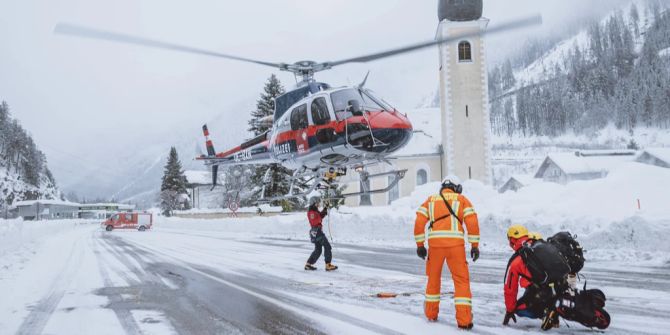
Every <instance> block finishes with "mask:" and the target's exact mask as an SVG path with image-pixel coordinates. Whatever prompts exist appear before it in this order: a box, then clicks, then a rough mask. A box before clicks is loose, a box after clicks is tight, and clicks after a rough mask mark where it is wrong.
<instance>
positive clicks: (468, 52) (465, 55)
mask: <svg viewBox="0 0 670 335" xmlns="http://www.w3.org/2000/svg"><path fill="white" fill-rule="evenodd" d="M458 61H459V62H471V61H472V47H471V46H470V42H466V41H463V42H461V43H458Z"/></svg>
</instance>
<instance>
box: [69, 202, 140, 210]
mask: <svg viewBox="0 0 670 335" xmlns="http://www.w3.org/2000/svg"><path fill="white" fill-rule="evenodd" d="M79 207H82V208H87V207H88V208H93V207H117V208H118V209H134V208H135V205H129V204H115V203H111V202H107V203H105V202H102V203H94V204H79Z"/></svg>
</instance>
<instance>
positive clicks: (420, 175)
mask: <svg viewBox="0 0 670 335" xmlns="http://www.w3.org/2000/svg"><path fill="white" fill-rule="evenodd" d="M427 182H428V172H426V170H424V169H419V171H417V172H416V185H417V186H420V185H423V184H425V183H427Z"/></svg>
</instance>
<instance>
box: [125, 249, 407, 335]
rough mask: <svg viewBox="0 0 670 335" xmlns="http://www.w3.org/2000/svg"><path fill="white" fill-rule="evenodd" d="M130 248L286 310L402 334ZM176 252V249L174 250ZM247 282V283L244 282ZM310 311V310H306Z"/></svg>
mask: <svg viewBox="0 0 670 335" xmlns="http://www.w3.org/2000/svg"><path fill="white" fill-rule="evenodd" d="M132 248H135V249H140V250H145V251H146V252H148V253H151V254H153V255H155V256H158V257H161V258H163V259H166V260H168V261H170V262H171V263H173V264H174V263H177V264H180V265H181V266H182V267H184V268H185V269H187V270H189V271H190V272H192V273H196V274H199V275H201V276H204V277H207V278H209V279H211V280H214V281H216V282H218V283H220V284H223V285H226V286H228V287H231V288H233V289H236V290H237V291H241V292H243V293H246V294H249V295H251V296H254V297H256V298H259V299H261V300H264V301H266V302H268V303H270V304H273V305H275V306H278V307H280V308H282V309H284V310H286V311H291V312H295V313H299V314H311V315H312V317H311V318H313V319H320V320H322V321H326V320H327V321H328V322H342V323H346V324H349V325H351V326H353V327H355V328H358V329H359V331H367V332H371V333H378V334H402V333H399V332H397V331H395V330H393V329H391V328H387V327H384V326H383V325H377V324H374V323H370V322H367V321H365V320H363V319H359V318H355V317H352V316H351V315H348V314H346V313H342V312H338V311H336V310H333V309H329V308H325V307H323V306H319V305H316V304H310V303H307V302H303V301H297V300H295V299H292V298H291V297H289V296H286V295H283V294H281V293H279V292H275V291H266V290H262V289H259V288H258V287H254V288H253V289H252V288H248V287H247V285H245V284H241V283H236V282H234V281H231V280H230V279H227V278H224V277H223V276H222V275H221V274H219V273H217V272H216V270H214V269H211V268H202V267H200V266H197V265H192V264H190V263H188V262H185V261H183V260H181V259H179V258H177V257H175V256H173V255H170V254H167V253H164V252H162V251H160V250H157V249H155V248H152V247H148V246H139V245H133V246H132ZM174 252H176V250H174ZM246 284H248V283H246ZM306 311H310V312H306Z"/></svg>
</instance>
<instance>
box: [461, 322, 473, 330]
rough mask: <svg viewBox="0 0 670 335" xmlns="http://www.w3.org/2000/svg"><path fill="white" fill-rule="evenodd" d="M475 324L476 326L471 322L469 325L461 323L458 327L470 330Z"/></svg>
mask: <svg viewBox="0 0 670 335" xmlns="http://www.w3.org/2000/svg"><path fill="white" fill-rule="evenodd" d="M474 326H475V325H474V324H472V323H470V324H469V325H467V326H461V325H458V329H463V330H470V329H472V327H474Z"/></svg>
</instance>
